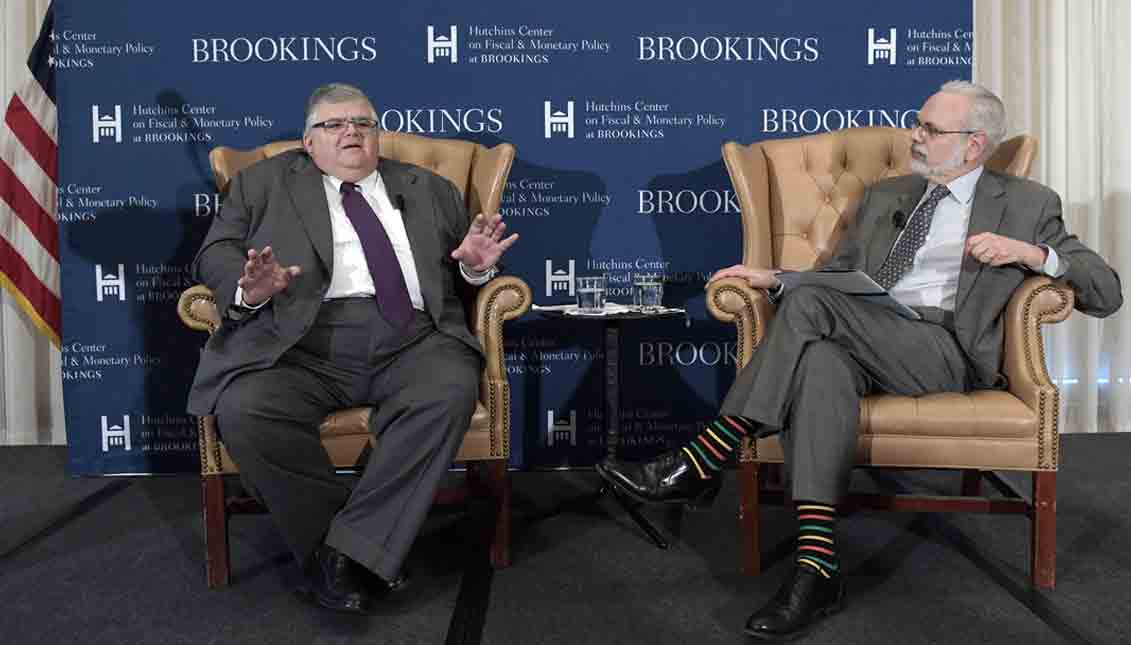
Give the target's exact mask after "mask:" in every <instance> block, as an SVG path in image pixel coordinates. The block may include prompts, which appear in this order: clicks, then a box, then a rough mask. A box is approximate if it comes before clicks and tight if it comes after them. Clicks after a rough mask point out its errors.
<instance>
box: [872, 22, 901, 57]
mask: <svg viewBox="0 0 1131 645" xmlns="http://www.w3.org/2000/svg"><path fill="white" fill-rule="evenodd" d="M895 52H896V36H895V27H892V28H891V29H890V30H888V32H887V33H884V32H880V34H879V36H878V37H877V34H876V30H875V28H874V27H869V28H868V64H869V65H875V64H876V63H887V64H888V65H895V58H896V57H895Z"/></svg>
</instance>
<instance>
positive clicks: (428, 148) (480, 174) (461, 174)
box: [177, 131, 532, 586]
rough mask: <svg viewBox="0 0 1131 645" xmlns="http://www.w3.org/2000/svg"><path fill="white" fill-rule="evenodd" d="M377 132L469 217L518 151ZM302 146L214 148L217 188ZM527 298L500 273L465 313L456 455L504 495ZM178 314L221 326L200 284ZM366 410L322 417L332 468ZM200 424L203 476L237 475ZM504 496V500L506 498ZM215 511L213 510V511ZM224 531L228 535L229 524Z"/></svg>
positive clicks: (345, 462) (364, 441)
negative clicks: (514, 326) (465, 398)
mask: <svg viewBox="0 0 1131 645" xmlns="http://www.w3.org/2000/svg"><path fill="white" fill-rule="evenodd" d="M379 136H380V137H381V139H380V144H381V155H382V156H384V157H388V158H391V159H395V160H397V161H403V162H407V163H411V164H415V165H418V166H421V167H423V168H426V169H428V170H431V171H433V172H436V173H437V174H440V175H442V176H443V177H445V178H447V179H449V180H451V181H452V182H453V183H454V184H455V185H456V187H457V188H459V190H460V192H461V194H462V195H463V196H464V198H465V200H466V203H467V206H468V213H469V215H471V216H474V215H475V214H476V213H480V212H484V213H494V212H497V211H498V208H499V203H500V201H501V199H502V194H503V190H504V188H505V187H506V181H507V175H508V174H509V173H510V168H511V163H512V162H513V160H514V154H515V149H514V146H512V145H511V144H508V143H503V144H500V145H497V146H495V147H493V148H486V147H484V146H482V145H479V144H476V143H474V142H470V141H459V140H454V139H432V138H428V137H422V136H417V135H412V134H403V133H398V132H385V131H382V132H380V135H379ZM301 146H302V142H301V141H298V140H294V141H278V142H273V143H268V144H266V145H263V146H260V147H258V148H255V149H253V150H247V151H242V150H235V149H232V148H226V147H219V148H216V149H214V150H212V152H211V154H210V155H209V159H210V160H211V162H212V171H213V173H214V175H215V178H216V185H217V188H218V189H219V190H220V191H221V192H223V191H224V190H226V189H227V187H228V183H229V181H230V180H231V179H232V177H233V176H234V175H235V174H236V173H238V172H239V171H240V170H242V169H243V168H246V167H247V166H249V165H251V164H253V163H255V162H257V161H260V160H263V159H266V158H268V157H271V156H274V155H276V154H279V153H281V152H284V151H286V150H290V149H293V148H298V147H301ZM531 302H532V295H531V292H530V287H529V286H527V285H526V283H525V282H523V281H522V280H520V279H518V278H515V277H509V276H504V277H497V278H495V279H493V280H491V281H490V282H488V283H487V284H486V285H483V286H482V287H480V288H479V290H478V293H477V295H476V299H475V302H474V304H473V306H472V311H471V312H470V321H471V328H472V329H471V331H472V332H473V333H474V334H475V335H476V337H477V338H478V339H479V342H480V344H481V345H482V346H483V351H484V354H485V355H486V361H485V367H484V369H483V374H482V378H481V379H480V386H479V401H478V402H477V404H476V406H475V412H474V414H473V416H472V418H471V426H470V428H469V430H468V432H467V435H466V436H465V437H464V440H463V444H462V445H461V446H460V450H459V453H458V455H457V457H456V459H457V461H465V462H491V464H493V465H492V467H491V473H492V475H491V476H492V478H494V479H495V480H496V481H493V482H492V486H493V487H496V488H505V489H506V493H505V496H506V497H509V479H507V475H506V470H505V469H506V461H507V459H508V458H509V457H510V384H509V382H508V381H507V375H506V367H505V365H504V355H503V321H505V320H511V319H513V318H517V317H519V316H521V315H522V314H524V313H526V311H527V310H528V309H529V308H530V304H531ZM177 313H178V314H179V315H180V318H181V320H182V321H183V322H184V323H185V324H186V325H188V326H189V327H191V328H192V329H197V330H201V331H206V332H208V333H210V334H211V333H212V332H214V331H215V330H216V328H217V327H218V326H219V324H220V317H219V314H218V312H217V310H216V302H215V299H214V298H213V297H212V293H211V292H210V291H209V289H208V288H207V287H205V286H203V285H196V286H193V287H190V288H189V289H186V290H185V291H184V292H183V293H182V294H181V297H180V300H179V301H178V303H177ZM370 411H371V408H352V409H348V410H341V411H338V412H335V413H333V414H331V415H329V416H327V417H326V419H325V420H324V421H323V422H322V424H321V426H320V432H321V437H322V444H323V446H324V447H325V448H326V452H327V454H328V455H329V456H330V459H331V462H332V463H333V464H334V465H335V466H337V467H341V468H351V467H354V466H357V465H358V461H359V459H362V458H364V455H365V454H367V453H366V448H367V447H369V446H372V445H373V436H372V435H371V434H370V433H369V430H368V420H369V414H370ZM198 425H199V429H200V433H199V436H200V467H201V475H202V476H204V477H205V478H206V480H208V479H209V478H210V476H216V475H226V474H234V473H238V472H239V469H238V467H237V466H236V464H235V462H233V461H232V459H231V457H230V456H229V455H228V452H227V450H226V449H225V448H224V445H223V442H221V441H220V439H219V437H218V435H217V433H216V428H215V419H214V417H212V416H206V417H202V418H201V419H200V420H199V423H198ZM469 467H470V465H469ZM469 472H470V471H469ZM502 480H505V481H502ZM221 490H222V489H221ZM209 494H210V493H209V492H208V491H207V490H206V493H205V496H206V499H205V504H206V510H205V515H206V517H207V516H208V515H209V510H208V508H207V506H208V504H209V503H210V502H209V499H208V495H209ZM212 494H214V495H215V494H216V493H214V492H213V493H212ZM221 495H222V493H221ZM505 501H506V502H507V503H509V499H508V500H505ZM501 510H502V512H501V513H499V514H498V521H499V522H503V523H509V507H508V508H505V509H501ZM217 512H219V511H218V510H213V512H212V514H213V515H215V514H216V513H217ZM224 530H225V533H226V522H225V528H224ZM214 537H215V539H216V540H219V539H220V538H221V536H213V534H212V532H211V529H209V534H208V536H207V538H206V539H207V540H208V541H210V542H211V541H213V538H214ZM209 552H210V559H209V584H210V585H211V586H216V585H220V584H226V581H227V564H226V546H225V554H220V553H218V552H217V553H216V554H213V553H212V547H211V546H210V547H209ZM213 555H215V556H216V559H221V558H223V559H224V566H223V569H224V570H223V572H222V574H223V575H221V572H214V571H213V566H212V565H213V557H212V556H213ZM509 559H510V555H509V525H508V526H505V527H504V526H501V525H500V526H498V527H497V530H496V540H495V544H494V545H493V548H492V560H493V561H494V562H495V564H496V565H498V566H505V565H506V564H508V563H509Z"/></svg>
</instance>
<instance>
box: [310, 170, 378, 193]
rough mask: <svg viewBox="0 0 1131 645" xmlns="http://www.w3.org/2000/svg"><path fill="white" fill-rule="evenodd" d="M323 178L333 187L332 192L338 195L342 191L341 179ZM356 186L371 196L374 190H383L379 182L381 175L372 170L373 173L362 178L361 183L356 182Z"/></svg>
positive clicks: (326, 176) (329, 176)
mask: <svg viewBox="0 0 1131 645" xmlns="http://www.w3.org/2000/svg"><path fill="white" fill-rule="evenodd" d="M323 176H324V177H325V178H326V179H327V180H329V182H330V185H331V186H333V187H334V192H336V193H339V192H341V191H342V183H343V182H342V180H341V179H338V178H337V177H335V176H333V175H323ZM357 186H358V188H360V189H361V192H363V193H371V194H372V193H373V191H375V190H378V189H381V190H384V188H385V183H384V182H383V181H382V180H381V173H380V172H378V171H376V170H374V171H373V172H371V173H369V174H368V175H366V176H365V177H362V179H361V181H359V182H357Z"/></svg>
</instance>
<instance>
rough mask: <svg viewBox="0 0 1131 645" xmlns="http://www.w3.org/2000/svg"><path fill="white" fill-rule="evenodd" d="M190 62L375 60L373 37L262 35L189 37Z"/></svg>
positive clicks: (375, 52) (375, 44)
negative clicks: (190, 48) (254, 36)
mask: <svg viewBox="0 0 1131 645" xmlns="http://www.w3.org/2000/svg"><path fill="white" fill-rule="evenodd" d="M191 46H192V62H194V63H250V62H259V63H303V62H308V61H327V62H344V63H357V62H361V63H368V62H372V61H374V60H376V59H377V37H376V36H329V37H322V36H262V37H259V38H248V37H244V36H240V37H237V38H193V39H192V45H191Z"/></svg>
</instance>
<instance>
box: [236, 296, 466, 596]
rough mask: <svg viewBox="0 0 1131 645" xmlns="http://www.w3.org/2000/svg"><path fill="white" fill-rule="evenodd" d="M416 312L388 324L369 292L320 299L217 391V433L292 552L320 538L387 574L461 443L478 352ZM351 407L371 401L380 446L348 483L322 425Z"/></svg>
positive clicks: (301, 555)
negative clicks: (258, 363)
mask: <svg viewBox="0 0 1131 645" xmlns="http://www.w3.org/2000/svg"><path fill="white" fill-rule="evenodd" d="M415 313H416V315H415V316H414V318H413V319H412V320H411V321H410V322H409V323H408V324H407V326H406V327H405V328H404V329H396V328H394V327H392V326H391V325H389V324H388V323H386V322H385V320H384V318H382V316H381V314H380V313H379V310H378V308H377V305H376V301H375V300H374V299H373V298H350V299H342V300H330V301H326V302H325V303H323V305H322V308H321V310H320V311H319V314H318V317H317V320H316V321H315V324H314V325H313V327H312V328H311V330H310V332H308V333H307V334H306V336H304V337H303V339H302V340H301V341H300V342H299V343H298V344H297V345H295V347H293V348H291V349H290V350H288V351H287V352H285V353H284V354H283V356H282V357H281V358H280V360H279V361H278V362H277V363H276V364H275V365H274V366H273V367H270V368H268V369H264V370H260V371H256V372H250V373H247V374H243V375H241V376H239V377H237V378H236V379H234V380H233V381H232V382H231V383H230V384H229V385H228V387H227V388H225V390H224V392H223V393H221V395H220V398H219V401H218V402H217V405H216V420H217V426H218V428H219V431H220V433H221V436H222V438H223V440H224V443H225V445H226V446H227V448H228V451H229V453H230V454H231V455H232V458H233V459H234V460H235V462H236V464H237V465H238V466H239V468H240V473H241V476H242V479H243V481H244V482H245V484H246V485H247V487H248V488H249V489H251V490H252V492H253V493H254V494H255V495H256V496H257V497H258V498H259V499H261V500H262V501H263V502H264V504H265V505H266V506H267V508H268V510H269V511H270V513H271V515H272V517H273V519H274V520H275V522H276V523H277V524H278V526H279V528H280V530H281V532H282V534H283V537H284V539H285V540H286V542H287V545H288V546H289V547H290V549H291V551H292V552H293V553H294V555H295V558H296V559H297V560H298V561H299V563H303V562H305V561H306V559H307V558H308V557H309V556H310V554H311V553H313V551H314V550H315V549H316V548H317V547H318V546H319V544H321V543H322V542H323V541H325V542H326V543H327V544H329V545H330V546H332V547H334V548H336V549H338V550H339V551H342V552H343V553H345V554H346V555H348V556H349V557H350V558H352V559H353V560H355V561H357V562H358V563H360V564H362V565H363V566H365V567H367V568H369V569H370V570H372V571H373V572H375V573H377V574H378V575H380V576H382V577H384V578H386V579H391V578H393V577H395V576H396V574H397V573H398V572H399V571H400V568H401V564H402V562H403V561H404V558H405V557H406V555H407V554H408V550H409V548H410V547H411V545H412V542H413V540H414V539H415V537H416V534H417V532H418V531H419V530H420V526H421V525H422V524H423V522H424V519H425V516H426V515H427V512H428V509H429V507H430V506H431V502H432V499H433V498H434V496H435V492H436V489H437V487H438V486H439V483H440V479H441V478H442V477H443V475H444V473H445V472H446V471H447V470H448V468H449V467H450V465H451V463H452V460H453V459H454V458H455V455H456V453H457V451H458V450H459V446H460V443H461V441H462V439H463V436H464V434H465V433H466V432H467V429H468V425H469V423H470V420H471V415H472V412H473V411H474V409H475V401H476V398H477V394H478V384H479V377H480V372H481V370H482V358H481V357H480V356H479V354H478V353H477V352H475V351H474V350H472V349H471V348H470V347H468V346H467V345H466V344H464V343H463V342H461V341H459V340H457V339H455V338H452V337H450V336H447V335H445V334H442V333H440V332H439V331H437V330H436V328H435V326H434V325H433V323H432V321H431V320H430V319H429V318H428V316H427V315H426V314H424V313H422V312H419V311H417V312H415ZM358 406H373V412H372V414H371V416H370V423H369V430H370V431H371V432H372V433H373V434H374V436H375V437H376V445H375V448H374V450H373V451H372V453H371V455H370V458H369V462H368V464H367V465H366V467H365V471H364V473H363V474H362V476H361V478H360V480H358V481H357V483H356V484H355V485H354V486H353V487H352V490H351V488H350V487H349V486H348V484H347V483H346V482H345V481H343V479H342V478H340V477H338V476H336V475H335V471H334V467H333V466H332V464H331V462H330V460H329V457H328V456H327V455H326V452H325V450H324V449H323V447H322V444H321V441H320V439H319V433H318V426H319V424H320V423H321V422H322V420H323V418H325V416H326V415H327V414H328V413H330V412H333V411H335V410H340V409H342V408H350V407H358Z"/></svg>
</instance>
